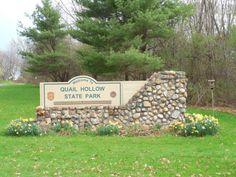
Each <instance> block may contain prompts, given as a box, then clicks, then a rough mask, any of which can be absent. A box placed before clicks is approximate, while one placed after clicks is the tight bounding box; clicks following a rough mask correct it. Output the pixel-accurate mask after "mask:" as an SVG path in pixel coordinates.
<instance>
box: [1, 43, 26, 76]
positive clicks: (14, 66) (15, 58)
mask: <svg viewBox="0 0 236 177" xmlns="http://www.w3.org/2000/svg"><path fill="white" fill-rule="evenodd" d="M18 44H19V43H18V41H15V40H12V41H11V43H10V45H9V46H8V49H7V50H6V51H0V79H3V80H13V79H16V78H17V76H18V75H20V71H21V66H22V59H21V57H20V55H19V53H18V52H19V51H18Z"/></svg>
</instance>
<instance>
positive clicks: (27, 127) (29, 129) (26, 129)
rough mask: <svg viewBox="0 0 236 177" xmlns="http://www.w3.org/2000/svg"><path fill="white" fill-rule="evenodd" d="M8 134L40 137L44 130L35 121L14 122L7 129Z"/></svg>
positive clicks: (19, 120) (17, 120) (20, 120)
mask: <svg viewBox="0 0 236 177" xmlns="http://www.w3.org/2000/svg"><path fill="white" fill-rule="evenodd" d="M7 134H8V135H13V136H28V135H31V136H38V135H42V130H41V128H40V127H39V126H38V124H37V123H36V122H35V121H34V119H32V118H30V119H16V120H12V121H11V123H10V124H9V126H8V127H7Z"/></svg>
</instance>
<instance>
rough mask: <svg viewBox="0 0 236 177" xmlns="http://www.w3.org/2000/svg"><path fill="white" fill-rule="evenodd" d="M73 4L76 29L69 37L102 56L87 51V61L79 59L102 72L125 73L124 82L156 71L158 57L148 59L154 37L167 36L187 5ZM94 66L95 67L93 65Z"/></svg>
mask: <svg viewBox="0 0 236 177" xmlns="http://www.w3.org/2000/svg"><path fill="white" fill-rule="evenodd" d="M75 2H77V3H78V5H80V6H81V7H82V9H81V10H80V11H79V12H77V17H78V20H77V23H76V26H77V29H76V30H74V31H73V33H72V34H73V36H74V37H75V38H76V39H78V40H79V41H81V42H83V43H85V44H87V45H90V46H91V48H92V49H91V50H92V51H97V52H99V53H100V56H104V59H103V60H102V59H99V60H98V58H97V57H96V56H93V55H91V52H90V51H89V50H88V49H87V55H90V57H89V61H88V60H87V59H88V58H87V57H84V58H83V59H84V65H85V66H86V65H87V64H88V63H89V65H90V67H96V68H97V67H99V66H102V67H103V68H105V69H104V70H103V71H104V72H107V71H111V69H109V68H111V67H112V70H113V71H115V72H122V73H123V74H125V78H126V79H128V76H129V75H132V74H134V72H135V73H136V74H138V75H140V74H141V75H143V76H144V77H143V79H145V76H146V74H147V73H148V72H151V71H153V70H157V69H159V68H160V66H161V62H160V58H159V57H157V56H151V54H150V52H148V51H149V48H151V46H152V45H153V43H154V42H155V40H156V39H157V38H166V37H168V36H169V35H171V33H172V31H173V29H174V26H175V24H176V23H177V22H178V21H179V20H180V19H182V18H183V17H184V16H186V15H187V14H188V12H189V10H188V9H189V8H188V6H186V5H184V4H182V3H180V2H178V1H176V0H175V1H173V0H165V1H163V0H148V1H147V0H129V1H127V0H77V1H75ZM130 54H132V55H130ZM83 56H86V52H83ZM126 56H128V57H126ZM100 58H101V57H100ZM147 58H148V60H147ZM136 59H137V60H138V61H136ZM95 63H97V65H93V64H95ZM98 63H100V64H98ZM140 64H141V67H140ZM137 67H138V68H137ZM121 68H122V70H121ZM131 68H136V69H135V70H134V69H131ZM90 70H92V69H90ZM101 70H102V68H101V69H100V71H101ZM97 74H98V73H97ZM99 74H101V73H99Z"/></svg>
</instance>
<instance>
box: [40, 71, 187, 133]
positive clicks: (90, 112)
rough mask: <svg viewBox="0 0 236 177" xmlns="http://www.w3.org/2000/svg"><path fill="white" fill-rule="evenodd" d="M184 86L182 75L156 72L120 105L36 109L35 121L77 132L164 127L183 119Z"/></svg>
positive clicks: (185, 84) (184, 79)
mask: <svg viewBox="0 0 236 177" xmlns="http://www.w3.org/2000/svg"><path fill="white" fill-rule="evenodd" d="M186 86H187V79H186V77H185V73H184V72H180V71H163V72H158V73H154V74H153V75H152V76H151V77H150V78H149V79H148V81H147V83H146V84H145V85H144V86H143V87H142V88H141V89H140V90H139V91H138V92H137V93H136V94H135V95H134V96H133V97H132V98H131V99H130V100H129V102H128V103H127V104H126V105H124V106H116V107H114V106H96V107H85V108H76V107H68V108H40V109H38V110H37V122H38V123H39V124H41V125H51V124H52V123H55V122H58V121H60V122H65V121H68V120H70V121H72V122H73V123H74V124H75V126H76V127H77V128H78V129H84V128H87V127H91V128H92V129H93V130H95V129H96V127H98V126H102V125H108V124H113V125H117V126H118V127H119V128H125V127H128V126H132V125H135V124H139V125H141V126H145V127H149V128H151V127H152V126H154V125H155V124H157V123H159V124H161V125H164V126H167V125H169V124H170V123H171V122H172V121H174V120H182V119H183V118H184V112H185V108H186V98H187V91H186Z"/></svg>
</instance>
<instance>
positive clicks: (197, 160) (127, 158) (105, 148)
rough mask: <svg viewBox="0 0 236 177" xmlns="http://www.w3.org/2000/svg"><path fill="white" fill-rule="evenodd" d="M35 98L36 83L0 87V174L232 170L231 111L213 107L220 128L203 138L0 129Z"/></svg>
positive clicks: (234, 128) (235, 159) (29, 109)
mask: <svg viewBox="0 0 236 177" xmlns="http://www.w3.org/2000/svg"><path fill="white" fill-rule="evenodd" d="M38 104H39V88H38V87H35V86H31V85H10V86H2V87H0V176H1V177H9V176H22V177H32V176H40V177H41V176H49V177H51V176H63V177H64V176H65V177H68V176H69V177H70V176H89V177H90V176H129V175H130V176H168V177H169V176H191V175H195V176H201V175H202V176H212V177H214V176H220V177H222V176H227V177H228V176H236V136H235V135H236V116H235V115H232V114H229V113H223V112H216V114H215V116H216V117H218V118H219V121H220V125H221V130H220V133H219V134H218V135H216V136H208V137H204V138H196V137H188V138H184V137H175V136H172V135H168V134H166V135H163V136H161V137H118V136H113V137H99V136H95V137H94V136H85V135H80V136H71V137H63V136H43V137H10V136H5V135H4V131H5V128H6V126H7V124H8V123H9V122H10V121H11V120H12V119H16V118H18V117H26V118H29V117H34V116H35V107H36V106H37V105H38ZM188 111H189V112H197V113H203V114H210V113H211V111H208V110H201V109H196V108H194V109H189V110H188Z"/></svg>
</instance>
